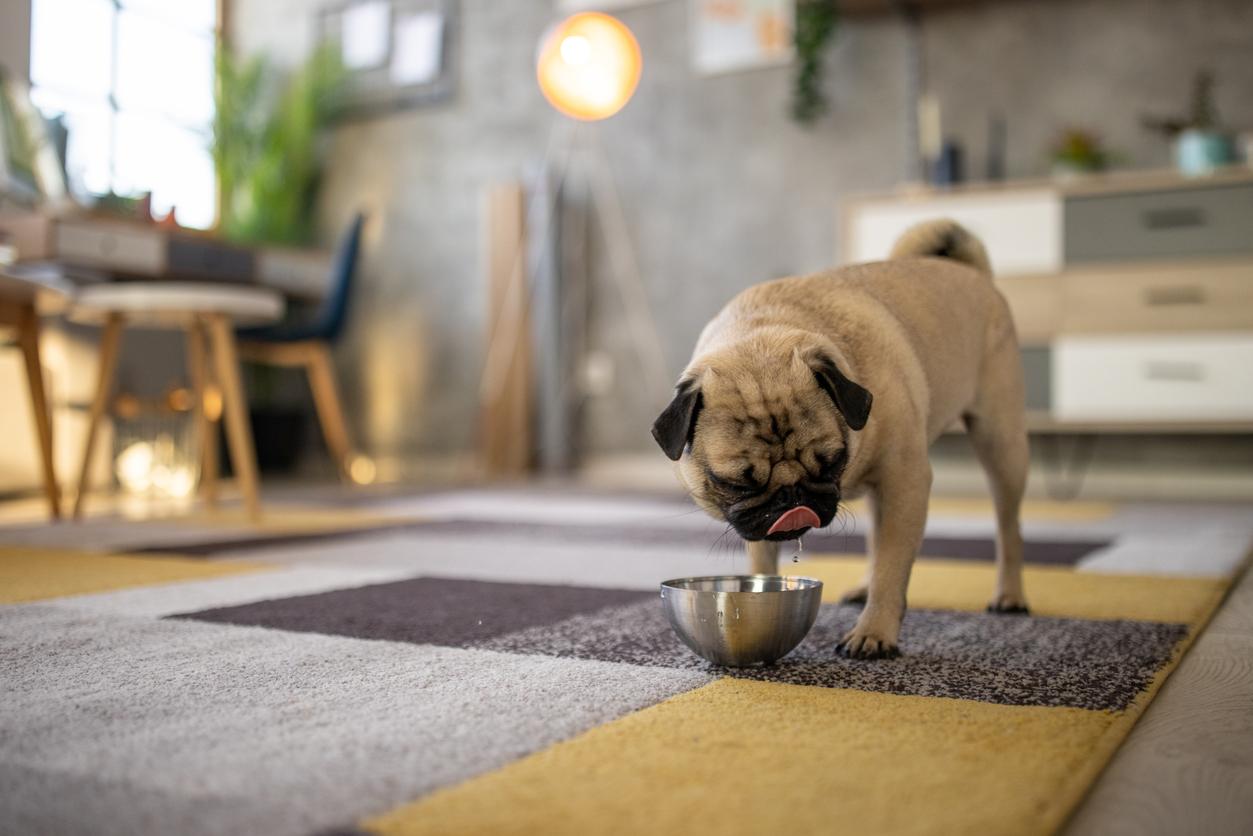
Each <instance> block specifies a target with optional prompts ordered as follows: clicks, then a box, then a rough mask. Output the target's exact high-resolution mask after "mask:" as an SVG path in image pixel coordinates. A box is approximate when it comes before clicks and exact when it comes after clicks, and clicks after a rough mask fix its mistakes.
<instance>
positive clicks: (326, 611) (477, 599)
mask: <svg viewBox="0 0 1253 836" xmlns="http://www.w3.org/2000/svg"><path fill="white" fill-rule="evenodd" d="M654 597H656V596H655V594H654V593H651V592H640V591H637V590H623V589H596V588H587V587H576V586H550V585H544V584H521V583H489V582H485V581H467V580H450V579H443V578H415V579H413V580H405V581H396V582H394V583H383V584H374V585H372V586H360V587H353V588H351V589H340V590H335V591H332V592H322V593H318V594H316V595H299V596H295V597H292V598H277V599H274V600H270V601H258V602H256V603H253V604H241V605H239V606H234V607H221V608H217V609H211V610H204V611H202V612H196V613H185V614H181V615H176V616H172V617H173V618H192V619H195V620H197V621H213V622H219V623H226V624H243V625H249V626H254V627H273V628H276V629H280V630H291V631H294V632H300V633H324V634H327V635H335V636H348V637H351V638H357V639H383V640H387V641H403V642H412V643H415V644H439V645H446V646H450V647H470V646H473V645H475V644H477V643H478V642H481V641H483V640H485V639H489V638H491V637H493V636H499V635H502V634H504V633H510V632H514V631H517V630H524V629H526V628H528V627H534V626H537V625H545V624H553V623H556V622H558V621H561V620H563V619H567V618H569V617H571V616H574V615H578V614H580V613H586V612H591V611H595V610H599V609H602V608H604V607H611V606H615V605H620V604H625V603H633V602H637V601H641V600H643V599H645V598H649V599H651V598H654Z"/></svg>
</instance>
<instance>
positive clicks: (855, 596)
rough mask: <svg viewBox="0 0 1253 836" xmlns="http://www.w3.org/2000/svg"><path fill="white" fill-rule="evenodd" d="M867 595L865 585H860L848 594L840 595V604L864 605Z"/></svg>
mask: <svg viewBox="0 0 1253 836" xmlns="http://www.w3.org/2000/svg"><path fill="white" fill-rule="evenodd" d="M867 594H868V593H867V591H866V585H865V584H861V585H859V586H855V587H853V588H852V589H850V590H849V591H848V592H845V593H844V594H843V595H841V596H840V603H841V604H858V605H860V604H864V603H866V596H867Z"/></svg>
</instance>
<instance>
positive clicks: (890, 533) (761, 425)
mask: <svg viewBox="0 0 1253 836" xmlns="http://www.w3.org/2000/svg"><path fill="white" fill-rule="evenodd" d="M958 420H960V421H962V422H963V423H964V424H965V428H966V432H967V434H968V435H969V437H970V439H971V441H972V442H973V445H974V449H975V453H976V455H977V457H978V459H979V462H980V464H981V465H982V467H983V469H984V471H985V472H986V474H987V478H988V482H989V484H990V486H991V491H992V499H993V503H994V506H995V510H996V521H997V541H996V566H997V575H996V577H997V580H996V590H995V595H994V597H993V598H992V601H991V603H990V604H989V605H988V609H989V611H992V612H998V613H1025V612H1027V602H1026V598H1025V597H1024V592H1023V583H1022V549H1023V546H1022V533H1021V530H1020V525H1019V512H1020V507H1021V504H1022V497H1023V492H1024V490H1025V488H1026V476H1027V465H1028V449H1027V433H1026V420H1025V406H1024V393H1023V381H1022V367H1021V361H1020V355H1019V352H1018V340H1017V335H1016V334H1015V331H1014V323H1013V320H1012V318H1011V317H1010V312H1009V307H1008V305H1007V304H1006V302H1005V299H1004V297H1003V296H1001V294H1000V292H999V291H997V289H996V287H995V286H994V285H993V283H992V272H991V267H990V265H989V262H988V257H987V253H986V251H985V249H984V247H983V244H982V243H981V242H980V241H979V239H978V238H976V237H975V236H974V235H972V234H971V233H970V232H969V231H967V230H966V229H964V228H962V227H961V226H960V225H958V224H957V223H955V222H953V221H951V220H936V221H930V222H926V223H922V224H919V225H917V226H915V227H913V228H911V229H909V230H908V231H906V232H905V233H904V234H903V235H902V236H901V238H900V239H899V240H898V241H897V242H896V244H895V246H894V247H893V249H892V253H891V255H890V257H889V259H888V260H887V261H881V262H872V263H866V264H856V265H850V266H846V267H841V268H837V269H834V270H829V271H826V272H822V273H817V274H814V275H809V276H800V277H790V278H783V279H777V280H774V281H769V282H765V283H763V284H759V285H756V286H754V287H751V288H749V289H748V290H745V291H744V292H742V293H740V294H739V295H738V296H736V297H735V298H734V299H732V300H731V301H730V303H728V304H727V306H726V307H725V308H723V309H722V311H721V312H720V313H719V314H718V315H717V316H715V317H714V319H713V320H712V321H710V322H709V324H708V325H707V326H706V327H705V329H704V331H703V332H702V333H701V335H700V339H699V340H698V341H697V344H696V349H695V352H694V353H693V356H692V360H691V362H690V363H689V364H688V366H687V368H686V370H685V371H684V372H683V374H682V376H681V377H680V379H679V382H678V384H677V386H676V387H675V392H674V399H673V400H672V401H671V402H670V404H669V405H668V406H667V407H666V408H665V410H664V411H663V412H662V413H661V415H660V416H658V418H657V420H656V422H655V423H654V424H653V437H654V438H655V439H656V441H657V443H658V444H659V445H660V447H661V449H662V450H663V451H664V452H665V454H666V455H667V456H668V457H669V458H670V459H671V460H673V461H675V462H677V463H678V465H677V468H676V469H677V471H678V475H679V479H680V481H681V482H682V483H683V484H684V486H685V487H686V488H687V490H688V492H689V493H690V494H691V496H692V497H693V499H694V500H695V501H696V503H697V504H698V505H700V506H701V507H702V508H703V509H705V510H706V511H707V512H708V513H709V514H711V515H712V516H714V517H715V518H717V519H720V520H725V521H726V522H728V523H730V525H731V526H732V527H733V528H734V529H735V531H736V532H737V533H738V534H739V535H740V536H741V537H742V538H743V539H744V540H745V541H746V545H747V550H748V556H749V561H750V564H751V567H752V571H753V572H754V573H761V574H775V573H776V571H777V569H778V566H777V562H778V556H779V541H781V540H790V539H796V538H799V537H800V536H801V535H803V534H804V533H805V532H807V531H809V530H810V529H811V528H822V527H825V526H827V525H829V524H830V523H831V521H832V520H833V519H834V518H835V514H836V510H837V509H838V507H839V503H840V501H841V499H844V498H850V497H855V496H858V495H861V494H862V493H865V494H867V495H868V499H869V505H870V509H871V516H872V532H871V536H870V537H869V538H868V542H869V561H868V567H867V572H866V577H865V580H864V582H863V583H862V584H861V585H860V586H858V587H856V588H854V589H852V590H850V591H849V592H848V593H847V594H846V595H845V596H844V598H843V600H844V601H846V602H853V603H860V604H864V607H863V609H862V612H861V615H860V616H859V617H858V619H857V622H856V624H855V625H854V627H853V628H852V630H850V631H849V632H848V633H847V634H846V635H845V636H844V637H843V638H842V639H841V643H840V645H839V647H838V650H839V652H840V653H841V654H843V655H845V656H848V657H852V658H882V657H890V656H895V655H897V654H898V652H899V651H898V649H897V647H898V637H899V633H900V627H901V620H902V618H903V617H904V615H905V594H906V589H907V587H908V585H909V574H910V570H911V568H912V566H913V562H914V557H915V556H916V555H917V553H918V549H919V548H920V546H921V544H922V538H923V530H924V529H925V527H926V520H927V504H928V500H929V497H930V492H931V466H930V463H929V460H928V448H929V447H930V445H931V443H932V442H933V441H934V440H935V439H936V438H937V437H938V436H939V435H940V434H941V433H943V432H944V431H945V430H946V429H948V428H949V427H950V426H953V425H954V424H955V423H956V422H957V421H958Z"/></svg>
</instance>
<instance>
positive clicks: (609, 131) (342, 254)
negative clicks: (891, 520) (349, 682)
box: [0, 0, 1253, 501]
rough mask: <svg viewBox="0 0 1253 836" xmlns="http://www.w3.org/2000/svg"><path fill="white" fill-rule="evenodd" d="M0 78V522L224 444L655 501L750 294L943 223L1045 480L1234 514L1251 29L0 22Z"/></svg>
mask: <svg viewBox="0 0 1253 836" xmlns="http://www.w3.org/2000/svg"><path fill="white" fill-rule="evenodd" d="M589 10H590V11H593V12H597V11H604V12H608V13H610V14H612V15H613V16H614V17H613V19H612V20H608V21H607V20H606V19H604V18H600V17H595V16H593V17H590V18H588V17H581V18H580V17H573V18H572V17H571V16H572V15H577V14H579V13H581V12H585V11H589ZM617 22H620V24H619V23H617ZM0 65H2V66H3V71H4V83H3V96H2V97H0V98H2V101H3V105H4V106H3V108H2V109H0V115H2V116H3V121H4V130H3V132H2V133H0V151H2V152H3V153H0V265H3V266H0V271H3V272H4V274H5V275H6V276H7V277H8V278H7V279H6V280H5V281H6V283H5V284H4V285H0V288H2V289H4V292H5V293H6V294H8V295H7V296H3V295H0V299H3V300H4V305H5V306H6V307H5V308H4V310H6V311H7V312H8V313H7V319H6V320H5V321H6V322H7V323H8V324H9V325H11V326H13V333H15V334H16V336H15V337H14V338H13V340H12V341H11V343H10V345H11V347H12V348H13V349H14V350H2V351H0V392H3V393H4V397H3V398H0V433H3V437H4V439H5V442H4V444H3V445H0V496H4V497H9V498H15V499H21V498H23V497H31V496H36V495H38V494H39V493H40V492H41V490H42V491H43V492H44V493H45V495H50V496H56V495H58V492H60V493H62V494H63V495H64V496H65V497H72V496H73V495H74V494H75V492H76V490H77V487H78V486H79V485H94V486H95V488H96V489H98V490H101V491H109V492H111V493H115V494H116V493H120V494H123V495H125V494H127V493H130V494H133V495H135V496H138V497H143V498H145V499H146V500H147V499H152V498H153V497H160V498H163V499H169V500H172V501H177V500H179V499H186V498H188V497H190V495H191V494H192V493H193V492H194V491H195V485H196V483H197V481H203V479H202V477H203V476H204V474H205V472H206V468H208V469H209V472H212V471H214V470H216V469H218V468H219V467H221V468H227V469H229V468H230V461H231V460H238V459H239V457H240V456H244V457H247V456H248V455H249V453H248V448H249V447H251V448H252V449H254V450H255V456H256V458H257V463H258V465H259V472H260V480H261V483H262V484H263V485H264V486H265V487H266V489H269V488H270V487H271V486H275V487H279V486H283V485H290V484H293V483H295V484H301V485H309V484H320V483H327V484H334V483H335V482H336V481H337V480H339V481H341V482H343V483H345V484H356V485H375V486H387V485H397V484H399V485H412V484H427V483H440V484H447V483H478V482H481V481H488V480H515V481H516V480H523V479H534V478H549V479H561V480H568V479H575V480H583V481H588V482H592V483H596V484H605V485H613V486H631V487H642V488H643V487H647V488H658V487H660V488H665V489H673V487H674V484H675V483H674V481H673V477H672V475H671V473H670V468H669V463H668V462H667V461H666V460H665V458H664V457H663V456H662V455H661V454H660V453H659V451H657V450H656V449H655V446H654V444H653V441H652V439H651V438H650V436H649V427H650V425H651V422H652V420H653V418H654V417H655V415H656V414H657V412H658V411H659V409H660V408H661V407H662V406H663V405H664V404H665V402H666V401H667V400H668V396H669V390H670V387H671V386H672V384H673V381H674V380H675V379H676V378H677V376H678V374H679V372H680V371H681V370H682V368H683V366H684V364H685V363H686V361H687V359H688V357H689V356H690V352H691V348H692V346H693V344H694V342H695V340H696V337H697V335H698V334H699V331H700V329H701V327H702V326H703V324H704V323H705V322H706V321H708V319H709V318H710V317H711V316H712V315H713V314H714V313H716V312H717V310H718V309H719V308H720V307H721V306H722V305H723V304H724V303H725V302H726V301H727V300H728V299H729V298H730V297H731V296H732V295H734V294H735V293H736V292H737V291H739V290H741V289H743V288H745V287H747V286H749V285H751V284H754V283H757V282H760V281H763V280H766V279H770V278H775V277H779V276H785V275H790V274H797V273H805V272H810V271H816V270H821V269H824V268H828V267H831V266H834V265H837V264H841V263H847V262H851V261H860V260H868V259H874V258H881V257H884V256H885V255H886V253H887V249H888V247H889V246H890V243H891V241H892V239H893V238H894V236H895V235H896V234H897V233H898V232H899V231H901V230H902V229H904V228H905V227H906V226H908V225H909V224H910V223H912V222H914V221H916V220H920V219H922V218H925V217H933V216H941V215H948V216H952V217H955V218H957V219H958V220H960V221H961V222H963V223H965V224H967V225H968V226H970V227H971V228H972V229H973V230H974V231H975V232H977V233H978V234H979V235H981V236H982V237H984V239H985V241H986V242H987V245H988V247H989V250H990V252H991V256H992V260H993V262H994V267H995V269H996V272H997V275H998V282H999V284H1000V286H1001V288H1002V290H1003V291H1004V292H1005V294H1006V296H1007V298H1008V299H1009V300H1010V304H1011V306H1012V308H1013V310H1014V314H1015V317H1016V319H1017V322H1018V327H1019V332H1020V337H1021V339H1022V342H1023V346H1024V348H1023V359H1024V366H1025V369H1026V371H1027V378H1028V383H1029V390H1030V391H1029V396H1028V401H1029V403H1028V405H1029V408H1030V414H1031V426H1032V431H1033V463H1034V464H1033V474H1032V480H1031V491H1032V493H1033V494H1035V495H1038V496H1050V497H1052V498H1055V499H1068V498H1074V497H1079V496H1088V497H1106V498H1109V497H1114V498H1148V497H1152V498H1170V499H1187V498H1205V499H1217V498H1228V499H1232V498H1249V497H1253V479H1250V473H1251V472H1253V168H1250V159H1251V157H1253V4H1250V3H1248V2H1247V0H1190V2H1177V0H1050V2H1035V0H981V1H980V0H969V2H957V0H951V2H945V1H943V0H928V1H927V2H923V0H915V1H914V2H890V0H651V2H650V1H649V0H635V2H632V1H631V0H615V2H603V3H582V2H570V1H569V0H509V2H499V0H352V2H347V3H345V2H342V0H336V2H333V3H332V2H327V0H160V2H158V0H5V2H4V4H3V7H2V8H0ZM122 284H125V285H126V286H128V287H130V288H132V289H133V288H134V287H136V286H138V287H141V288H142V287H147V288H150V289H151V288H158V289H159V288H162V287H164V288H166V289H167V290H168V289H169V288H170V287H171V286H174V285H179V286H181V287H182V288H183V290H182V291H180V292H183V293H190V294H191V295H190V296H188V295H182V296H176V297H175V298H173V301H172V300H171V297H168V296H165V297H163V296H161V295H160V294H159V293H158V294H156V295H152V294H149V295H147V296H139V297H137V296H135V294H134V293H133V292H132V291H128V292H129V293H130V295H129V296H127V295H125V294H123V295H122V296H119V295H117V293H116V290H117V288H116V287H115V286H117V285H122ZM187 287H191V290H190V291H188V290H187ZM102 288H103V289H104V292H101V290H102ZM206 288H207V290H206ZM110 291H112V295H111V294H110ZM214 291H225V293H226V295H225V296H222V295H219V296H215V295H213V293H214ZM235 291H239V292H238V293H237V294H235V295H232V293H234V292H235ZM205 294H208V295H205ZM271 303H273V305H271ZM267 305H270V307H267ZM275 305H277V307H275ZM280 309H281V310H282V313H281V315H280V313H279V310H280ZM120 311H126V316H127V317H128V327H127V328H126V330H125V336H124V338H122V339H121V340H120V348H119V349H118V351H117V354H116V361H115V362H113V361H111V360H110V357H109V355H110V353H111V350H110V348H109V345H108V343H109V342H110V340H111V339H112V338H111V337H110V336H109V334H110V332H109V328H108V327H107V323H108V322H109V317H110V316H111V315H112V314H116V313H118V312H120ZM171 312H173V313H176V314H177V315H178V317H176V318H173V319H171V318H170V317H169V316H167V314H171ZM219 316H220V317H223V318H224V319H223V321H226V320H230V324H231V326H232V327H234V326H238V327H239V328H241V329H244V330H239V331H237V332H236V333H235V334H234V337H235V341H236V342H237V345H236V346H227V347H226V348H224V347H223V345H224V342H219V341H218V339H217V338H216V337H214V336H213V334H210V339H209V348H207V349H204V350H207V351H208V354H209V355H210V356H209V360H208V362H207V364H206V363H200V362H198V361H197V359H196V356H195V355H196V352H197V351H199V350H201V349H198V348H197V345H198V344H199V342H198V338H197V337H196V335H197V334H199V333H200V330H201V326H205V325H206V324H207V327H210V328H211V326H212V321H216V320H214V319H213V318H214V317H219ZM102 323H105V324H106V327H105V328H104V329H103V330H102V329H101V324H102ZM131 325H141V326H144V327H131ZM148 326H152V327H148ZM954 327H958V328H959V327H960V323H954ZM249 328H251V330H248V329H249ZM31 334H33V335H34V336H29V335H31ZM189 334H190V335H191V337H190V338H189V337H188V335H189ZM102 335H103V339H102ZM223 341H225V332H223ZM32 344H33V345H34V347H35V348H36V349H38V352H37V354H36V355H35V357H36V359H35V360H34V361H33V362H34V364H35V367H37V368H39V369H41V372H42V380H41V381H39V382H38V385H42V387H43V389H44V390H45V391H44V392H43V393H35V392H34V391H33V389H34V388H35V387H36V386H37V383H36V379H35V378H36V376H33V375H32V374H31V372H30V369H31V363H32V361H31V360H30V357H31V356H32V355H31V350H30V349H31V346H32ZM18 348H22V349H25V351H18V350H16V349H18ZM224 350H229V351H232V352H234V351H237V352H238V353H239V354H241V355H242V357H243V361H244V371H245V373H244V376H243V380H242V385H241V387H239V392H234V391H233V389H232V386H231V380H230V377H231V375H230V370H229V367H230V366H232V365H233V364H232V362H231V355H229V354H228V355H225V357H226V359H225V360H224V359H223V357H224V355H223V353H222V352H223V351H224ZM102 356H103V358H104V359H105V361H106V362H103V363H102ZM24 357H25V364H24ZM102 366H111V367H112V368H110V369H107V371H108V372H109V374H107V375H106V374H103V373H102ZM102 381H104V382H103V384H102ZM102 389H103V392H104V393H103V394H101V391H102ZM33 401H37V402H42V403H43V404H44V406H45V407H46V408H45V409H43V410H42V414H43V416H44V417H42V418H40V417H38V416H39V415H40V413H41V410H40V409H39V408H38V406H36V408H35V409H34V414H36V416H37V417H36V419H35V421H34V422H33V423H32V419H31V416H32V402H33ZM93 403H94V404H96V409H95V410H94V412H95V413H96V414H95V415H94V416H93ZM235 406H238V407H239V409H240V410H241V412H240V414H241V415H244V414H246V415H247V416H248V417H247V421H246V424H247V433H241V432H228V433H226V434H225V437H223V436H222V434H221V429H220V425H221V424H222V423H223V418H225V424H226V427H225V429H227V430H232V427H234V426H235V425H234V424H232V409H234V408H235ZM93 417H94V418H97V419H98V420H96V421H93ZM93 423H95V424H96V425H97V430H96V435H95V441H94V444H93V443H89V442H87V441H86V439H87V438H88V436H89V428H90V426H91V425H92V424H93ZM45 428H46V430H47V432H46V438H47V441H48V443H47V444H40V443H38V441H39V440H42V439H44V438H45V435H44V434H43V432H44V429H45ZM249 436H250V437H249ZM54 441H55V443H54ZM228 442H229V443H228ZM219 448H221V449H220V450H219ZM227 448H229V449H227ZM232 453H233V454H236V455H231V454H232ZM45 455H46V457H47V459H48V460H49V462H50V463H49V466H48V468H44V467H43V465H42V461H43V458H44V456H45ZM935 460H936V491H937V492H938V493H947V494H953V495H978V494H982V493H983V492H984V488H983V482H982V478H983V477H982V474H981V471H980V470H979V468H978V466H977V464H976V463H975V461H974V459H973V456H972V455H971V453H970V451H969V448H968V444H967V443H966V441H965V439H964V438H963V437H962V436H961V434H960V433H959V432H954V433H953V434H951V435H950V436H946V437H945V438H943V439H941V441H940V442H939V443H938V444H937V446H936V449H935ZM235 469H236V470H239V469H240V465H239V464H238V461H237V463H236V465H235ZM243 469H244V471H245V472H244V473H243V474H242V475H243V476H244V477H245V481H247V479H248V473H247V472H246V471H248V470H249V469H250V467H249V466H248V465H244V467H243ZM49 484H52V485H59V488H48V487H47V486H48V485H49ZM376 489H377V488H376Z"/></svg>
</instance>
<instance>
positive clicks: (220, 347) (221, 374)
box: [207, 314, 261, 522]
mask: <svg viewBox="0 0 1253 836" xmlns="http://www.w3.org/2000/svg"><path fill="white" fill-rule="evenodd" d="M207 319H208V325H209V339H210V342H211V344H212V346H213V360H214V365H215V366H216V368H217V376H218V384H219V385H220V386H221V387H222V407H223V410H224V414H225V417H226V441H227V443H228V444H229V445H230V448H231V463H232V464H233V465H234V467H235V473H236V474H238V475H239V487H240V490H241V492H242V493H243V495H244V508H245V509H246V510H247V512H248V517H249V518H250V519H251V520H253V521H254V522H256V521H258V520H260V519H261V500H260V497H259V496H258V486H257V458H256V448H255V447H254V446H253V441H252V428H251V427H250V426H249V425H248V403H247V400H246V399H245V397H244V386H243V382H242V380H241V378H240V374H239V357H238V355H237V354H236V351H235V331H234V330H233V329H232V328H231V322H230V320H229V319H227V318H226V317H224V316H221V315H219V314H214V315H211V316H209V317H208V318H207Z"/></svg>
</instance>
